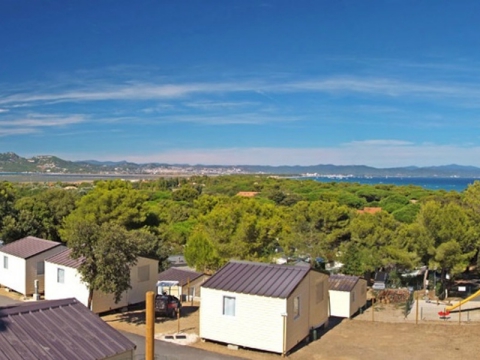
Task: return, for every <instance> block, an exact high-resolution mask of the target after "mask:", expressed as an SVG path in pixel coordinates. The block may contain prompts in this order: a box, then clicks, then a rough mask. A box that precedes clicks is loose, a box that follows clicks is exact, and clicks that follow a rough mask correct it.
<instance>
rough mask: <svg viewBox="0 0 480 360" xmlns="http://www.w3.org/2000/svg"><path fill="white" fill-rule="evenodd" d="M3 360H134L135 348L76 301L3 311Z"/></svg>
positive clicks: (0, 312)
mask: <svg viewBox="0 0 480 360" xmlns="http://www.w3.org/2000/svg"><path fill="white" fill-rule="evenodd" d="M0 324H1V331H0V348H1V349H2V350H1V356H0V357H1V358H2V359H6V360H9V359H11V360H14V359H69V360H97V359H101V360H133V359H134V350H135V347H136V346H135V344H134V343H133V342H131V341H130V340H129V339H127V338H126V337H125V336H124V335H123V334H121V333H120V332H118V331H117V330H115V329H114V328H113V327H111V326H110V325H108V324H107V323H105V322H104V321H103V320H102V319H100V318H99V317H98V316H97V315H95V314H93V313H92V312H91V311H90V310H88V309H87V308H86V307H85V306H84V305H82V304H81V303H80V302H79V301H78V300H76V299H63V300H53V301H34V302H30V301H29V302H26V303H22V304H20V305H16V306H9V307H4V308H0Z"/></svg>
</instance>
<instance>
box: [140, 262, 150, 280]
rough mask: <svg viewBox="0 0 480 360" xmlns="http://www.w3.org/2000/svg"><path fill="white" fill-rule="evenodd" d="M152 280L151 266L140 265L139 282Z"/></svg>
mask: <svg viewBox="0 0 480 360" xmlns="http://www.w3.org/2000/svg"><path fill="white" fill-rule="evenodd" d="M148 280H150V266H149V265H145V266H140V267H139V268H138V282H143V281H148Z"/></svg>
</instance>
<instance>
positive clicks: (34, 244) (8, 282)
mask: <svg viewBox="0 0 480 360" xmlns="http://www.w3.org/2000/svg"><path fill="white" fill-rule="evenodd" d="M63 250H65V246H63V245H62V244H61V243H59V242H56V241H51V240H45V239H40V238H37V237H34V236H27V237H25V238H23V239H20V240H16V241H14V242H11V243H9V244H7V245H4V246H2V247H1V249H0V261H1V264H0V284H1V285H2V286H4V287H6V288H9V289H12V290H14V291H16V292H18V293H20V294H23V295H25V296H27V295H32V294H33V293H34V292H35V280H38V292H39V293H43V292H44V291H45V287H44V280H45V263H44V260H45V259H46V258H48V257H51V256H52V255H55V254H57V253H59V252H61V251H63Z"/></svg>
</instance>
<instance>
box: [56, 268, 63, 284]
mask: <svg viewBox="0 0 480 360" xmlns="http://www.w3.org/2000/svg"><path fill="white" fill-rule="evenodd" d="M57 283H60V284H64V283H65V269H62V268H57Z"/></svg>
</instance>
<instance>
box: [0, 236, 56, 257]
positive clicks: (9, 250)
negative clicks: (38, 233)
mask: <svg viewBox="0 0 480 360" xmlns="http://www.w3.org/2000/svg"><path fill="white" fill-rule="evenodd" d="M57 246H62V244H61V243H59V242H56V241H52V240H45V239H40V238H37V237H34V236H27V237H25V238H23V239H20V240H16V241H14V242H11V243H10V244H7V245H5V246H3V247H2V248H1V249H0V251H1V252H3V253H5V254H10V255H13V256H18V257H19V258H22V259H28V258H30V257H32V256H35V255H38V254H40V253H42V252H44V251H47V250H50V249H53V248H54V247H57Z"/></svg>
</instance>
